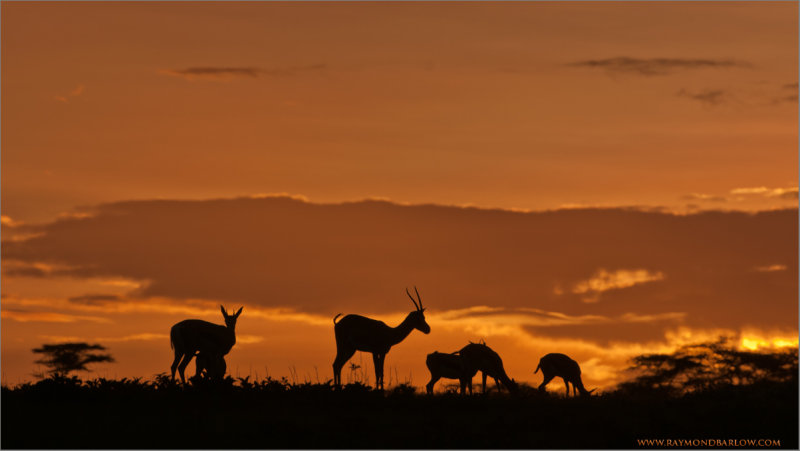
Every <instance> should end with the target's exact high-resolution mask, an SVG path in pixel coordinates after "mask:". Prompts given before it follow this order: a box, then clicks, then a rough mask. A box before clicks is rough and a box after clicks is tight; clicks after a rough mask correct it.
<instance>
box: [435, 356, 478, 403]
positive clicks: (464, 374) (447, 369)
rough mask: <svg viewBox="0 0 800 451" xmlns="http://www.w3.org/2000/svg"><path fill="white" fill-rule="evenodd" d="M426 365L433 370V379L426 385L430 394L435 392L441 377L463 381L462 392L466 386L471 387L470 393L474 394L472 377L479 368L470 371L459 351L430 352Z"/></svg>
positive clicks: (462, 392)
mask: <svg viewBox="0 0 800 451" xmlns="http://www.w3.org/2000/svg"><path fill="white" fill-rule="evenodd" d="M425 365H426V366H427V367H428V371H430V372H431V381H430V382H428V385H426V386H425V388H426V389H427V390H428V394H429V395H430V394H432V393H433V386H434V385H435V384H436V382H437V381H438V380H439V379H441V378H445V379H458V380H459V382H460V383H461V394H462V395H463V394H464V391H465V388H466V387H469V394H470V395H471V394H472V378H473V377H475V374H476V373H477V372H478V370H477V369H473V370H472V372H471V373H470V372H468V371H467V370H466V368H464V361H463V359H462V358H461V355H460V354H459V353H458V351H456V352H453V353H450V354H443V353H441V352H433V353H431V354H428V357H427V358H426V359H425Z"/></svg>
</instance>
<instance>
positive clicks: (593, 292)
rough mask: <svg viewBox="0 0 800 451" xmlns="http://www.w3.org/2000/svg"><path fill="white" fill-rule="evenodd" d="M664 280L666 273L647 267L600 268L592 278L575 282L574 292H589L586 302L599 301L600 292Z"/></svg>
mask: <svg viewBox="0 0 800 451" xmlns="http://www.w3.org/2000/svg"><path fill="white" fill-rule="evenodd" d="M658 280H664V273H662V272H660V271H657V272H650V271H648V270H646V269H633V270H630V269H619V270H616V271H614V272H609V271H606V270H605V269H603V268H600V269H599V270H598V271H597V272H596V273H595V274H594V275H593V276H592V277H591V278H589V279H587V280H582V281H580V282H578V283H577V284H575V286H574V287H573V288H572V292H573V293H575V294H588V296H587V297H585V298H584V299H583V300H584V302H597V301H598V300H599V297H600V293H602V292H604V291H608V290H618V289H621V288H628V287H632V286H634V285H639V284H643V283H647V282H655V281H658Z"/></svg>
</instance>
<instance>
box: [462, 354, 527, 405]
mask: <svg viewBox="0 0 800 451" xmlns="http://www.w3.org/2000/svg"><path fill="white" fill-rule="evenodd" d="M458 353H459V355H461V359H462V360H463V366H464V371H465V373H464V374H470V373H471V374H473V375H474V374H475V372H477V371H480V372H481V376H483V392H484V393H486V376H491V377H492V379H494V382H495V384H497V386H498V387H500V383H502V384H503V385H504V386H505V387H506V388H507V389H508V391H509V392H515V391H517V383H516V382H514V381H513V380H512V379H511V378H509V377H508V375H507V374H506V370H505V369H504V368H503V360H502V359H501V358H500V356H499V355H498V354H497V353H496V352H494V351H493V350H492V348H490V347H488V346H486V344H484V343H470V344H468V345H466V346H464V347H463V348H461V350H460V351H458ZM468 385H469V386H470V392H471V391H472V378H470V380H469V384H468Z"/></svg>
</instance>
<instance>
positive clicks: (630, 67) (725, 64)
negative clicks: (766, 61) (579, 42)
mask: <svg viewBox="0 0 800 451" xmlns="http://www.w3.org/2000/svg"><path fill="white" fill-rule="evenodd" d="M569 65H570V66H575V67H587V68H595V69H604V70H607V71H610V72H619V73H628V74H634V75H643V76H654V75H668V74H671V73H674V72H678V71H686V70H692V69H730V68H745V67H752V65H751V64H750V63H748V62H745V61H737V60H733V59H713V58H635V57H628V56H621V57H616V58H606V59H598V60H584V61H576V62H573V63H570V64H569Z"/></svg>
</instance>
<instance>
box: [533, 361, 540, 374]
mask: <svg viewBox="0 0 800 451" xmlns="http://www.w3.org/2000/svg"><path fill="white" fill-rule="evenodd" d="M541 366H542V362H541V361H539V364H538V365H536V371H534V372H533V374H536V373H538V372H539V367H541Z"/></svg>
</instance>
